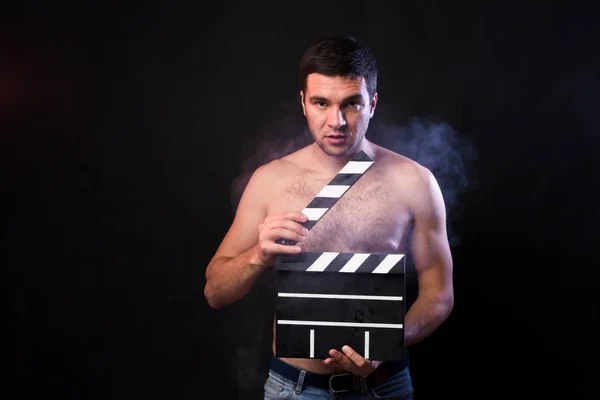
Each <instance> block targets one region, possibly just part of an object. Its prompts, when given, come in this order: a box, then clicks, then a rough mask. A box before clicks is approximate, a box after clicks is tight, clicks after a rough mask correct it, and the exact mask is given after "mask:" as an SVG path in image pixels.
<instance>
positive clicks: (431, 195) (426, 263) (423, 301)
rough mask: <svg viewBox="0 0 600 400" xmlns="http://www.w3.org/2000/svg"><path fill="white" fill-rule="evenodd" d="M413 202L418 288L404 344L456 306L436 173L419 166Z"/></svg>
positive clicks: (431, 327)
mask: <svg viewBox="0 0 600 400" xmlns="http://www.w3.org/2000/svg"><path fill="white" fill-rule="evenodd" d="M418 170H419V172H418V175H419V176H420V179H417V182H418V183H417V186H418V188H419V189H418V190H416V191H415V193H416V194H417V195H416V196H415V197H414V198H413V201H411V203H412V213H413V229H412V233H411V243H410V247H411V252H412V256H413V262H414V265H415V269H416V271H417V276H418V287H419V292H418V295H417V299H416V300H415V302H414V303H413V304H412V306H411V307H410V309H409V310H408V312H407V313H406V317H405V329H404V338H405V346H410V345H413V344H415V343H418V342H420V341H421V340H423V339H425V338H426V337H427V336H429V335H430V334H432V333H433V331H435V330H436V329H437V328H438V327H439V326H440V325H441V324H442V322H444V321H445V320H446V318H448V316H449V315H450V312H451V311H452V308H453V306H454V288H453V281H452V268H453V265H452V255H451V252H450V245H449V243H448V236H447V232H446V207H445V205H444V199H443V197H442V193H441V190H440V188H439V185H438V183H437V181H436V180H435V177H434V176H433V174H432V173H431V172H430V171H429V170H428V169H425V168H423V167H418Z"/></svg>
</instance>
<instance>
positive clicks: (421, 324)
mask: <svg viewBox="0 0 600 400" xmlns="http://www.w3.org/2000/svg"><path fill="white" fill-rule="evenodd" d="M453 305H454V298H453V296H452V295H451V294H447V293H436V294H419V296H418V297H417V299H416V300H415V302H414V303H413V304H412V306H411V307H410V309H409V310H408V312H407V313H406V317H405V319H404V345H405V346H406V347H408V346H411V345H413V344H416V343H418V342H420V341H421V340H423V339H425V338H426V337H427V336H429V335H431V334H432V333H433V331H435V330H436V329H437V328H438V327H439V326H440V325H441V324H442V323H443V322H444V321H445V320H446V319H447V318H448V316H449V315H450V312H451V311H452V307H453Z"/></svg>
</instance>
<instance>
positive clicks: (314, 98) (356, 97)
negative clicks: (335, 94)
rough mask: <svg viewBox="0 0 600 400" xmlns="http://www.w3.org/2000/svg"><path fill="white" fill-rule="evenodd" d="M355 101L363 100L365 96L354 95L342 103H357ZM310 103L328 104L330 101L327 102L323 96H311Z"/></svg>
mask: <svg viewBox="0 0 600 400" xmlns="http://www.w3.org/2000/svg"><path fill="white" fill-rule="evenodd" d="M355 100H361V101H362V100H363V96H362V94H360V93H356V94H353V95H350V96H348V97H346V98H345V99H344V100H342V103H346V102H349V101H355ZM310 101H311V102H313V103H318V102H327V101H329V100H327V99H326V98H325V97H322V96H311V97H310Z"/></svg>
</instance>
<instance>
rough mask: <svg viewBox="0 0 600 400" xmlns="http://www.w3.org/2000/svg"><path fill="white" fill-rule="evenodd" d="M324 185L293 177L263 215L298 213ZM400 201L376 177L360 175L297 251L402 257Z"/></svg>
mask: <svg viewBox="0 0 600 400" xmlns="http://www.w3.org/2000/svg"><path fill="white" fill-rule="evenodd" d="M328 182H329V180H323V179H321V180H316V179H311V178H310V177H307V176H302V175H300V176H297V177H295V179H292V180H290V181H289V182H286V183H284V184H283V185H281V189H280V190H279V191H278V193H277V195H276V196H274V198H273V199H271V203H270V205H269V214H271V215H272V214H276V213H279V212H284V211H295V210H300V211H301V210H302V209H304V208H305V207H306V206H307V205H308V204H309V203H310V202H311V200H312V199H313V198H314V197H315V196H316V195H317V193H319V191H320V190H321V189H322V188H323V187H324V186H325V185H327V183H328ZM402 198H403V196H402V194H401V193H399V192H398V190H397V189H395V188H393V187H392V185H389V184H388V185H386V184H385V182H384V180H380V179H378V177H377V175H376V174H373V175H372V176H369V175H365V176H364V177H362V178H361V179H360V180H359V181H358V182H356V183H355V184H354V185H353V186H352V187H351V188H350V189H349V190H348V191H346V193H345V194H344V195H343V196H342V197H341V198H340V199H339V200H338V201H337V203H336V204H335V205H334V206H333V207H332V208H330V209H329V210H328V211H327V212H326V213H325V215H324V216H323V217H322V218H321V219H320V220H319V222H318V223H317V224H316V225H315V226H314V227H313V228H312V229H311V231H310V233H309V235H308V236H307V238H306V240H305V241H304V242H303V243H302V244H301V246H302V248H303V250H304V251H337V252H344V251H347V252H355V253H358V252H365V253H377V252H381V253H393V252H403V251H405V249H406V237H407V234H408V230H409V229H410V218H409V212H408V208H407V207H406V206H405V204H403V201H402Z"/></svg>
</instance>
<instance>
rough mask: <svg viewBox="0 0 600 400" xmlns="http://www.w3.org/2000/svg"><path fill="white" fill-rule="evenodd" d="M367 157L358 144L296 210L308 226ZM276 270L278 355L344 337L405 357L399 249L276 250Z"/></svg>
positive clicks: (366, 350) (324, 352) (361, 347)
mask: <svg viewBox="0 0 600 400" xmlns="http://www.w3.org/2000/svg"><path fill="white" fill-rule="evenodd" d="M372 165H373V160H372V159H371V158H370V157H369V156H368V155H367V154H366V153H364V152H363V151H361V152H359V153H358V154H357V155H356V156H355V157H354V158H353V159H352V160H351V161H349V162H348V163H347V164H346V165H345V166H344V168H342V170H340V172H339V173H338V174H337V175H336V176H335V177H334V178H333V179H332V180H331V182H329V184H327V186H325V187H324V188H323V189H322V190H321V192H319V193H318V194H317V196H316V197H315V198H314V199H313V200H312V201H311V202H310V203H309V204H308V206H307V207H306V208H305V209H304V210H303V211H302V212H303V213H304V214H306V215H307V216H308V221H307V222H306V223H304V226H305V227H306V228H307V229H309V230H310V229H311V228H312V227H314V226H315V225H316V223H317V222H318V221H319V220H320V219H321V218H322V217H323V216H324V215H325V213H327V211H328V210H329V209H331V208H332V207H333V206H334V205H335V204H336V203H337V201H338V200H339V199H340V198H341V197H342V196H343V195H344V194H345V193H346V192H347V191H348V189H350V187H352V185H354V184H355V183H356V182H357V181H358V179H359V178H360V177H361V176H362V175H363V174H364V173H365V172H366V171H367V170H368V169H369V168H370V167H371V166H372ZM279 242H280V243H284V244H294V243H293V242H290V241H285V240H280V241H279ZM275 271H276V275H277V299H276V355H277V356H278V357H292V358H320V359H325V358H328V357H329V350H330V349H338V350H341V347H342V346H343V345H345V344H347V345H349V346H350V347H352V348H353V349H354V350H356V351H357V352H359V353H360V354H362V355H363V356H364V357H365V358H368V359H371V360H382V361H384V360H402V359H403V358H404V314H405V309H404V297H405V295H404V292H405V276H406V275H405V271H406V257H405V255H404V254H378V253H375V254H370V253H336V252H301V253H299V254H293V255H288V254H286V255H283V254H282V255H278V256H277V257H276V260H275Z"/></svg>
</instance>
